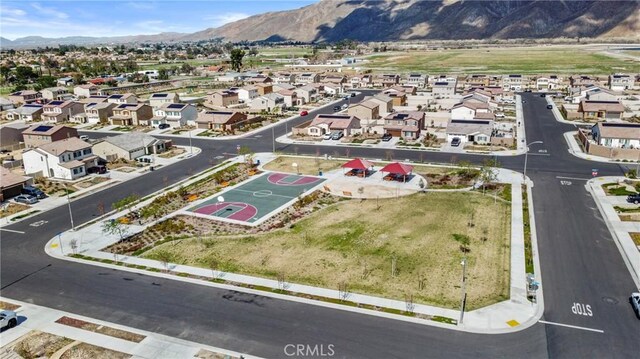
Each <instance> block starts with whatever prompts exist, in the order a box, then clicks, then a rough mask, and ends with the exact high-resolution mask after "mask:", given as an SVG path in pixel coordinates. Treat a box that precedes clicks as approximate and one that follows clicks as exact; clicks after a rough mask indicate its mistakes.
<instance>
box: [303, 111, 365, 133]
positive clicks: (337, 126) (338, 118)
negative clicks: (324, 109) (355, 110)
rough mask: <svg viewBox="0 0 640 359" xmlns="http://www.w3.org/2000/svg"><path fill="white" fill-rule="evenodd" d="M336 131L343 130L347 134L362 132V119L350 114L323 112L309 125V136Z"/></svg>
mask: <svg viewBox="0 0 640 359" xmlns="http://www.w3.org/2000/svg"><path fill="white" fill-rule="evenodd" d="M335 132H342V133H343V135H345V136H351V135H354V134H357V133H360V132H361V128H360V119H359V118H357V117H355V116H349V115H335V114H321V115H317V116H316V117H315V118H314V119H313V120H312V121H311V123H310V124H309V126H307V134H308V135H309V136H316V137H317V136H322V135H324V134H326V133H335Z"/></svg>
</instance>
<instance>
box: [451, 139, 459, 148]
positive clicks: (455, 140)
mask: <svg viewBox="0 0 640 359" xmlns="http://www.w3.org/2000/svg"><path fill="white" fill-rule="evenodd" d="M460 142H461V141H460V137H454V138H453V139H452V140H451V146H453V147H458V146H460Z"/></svg>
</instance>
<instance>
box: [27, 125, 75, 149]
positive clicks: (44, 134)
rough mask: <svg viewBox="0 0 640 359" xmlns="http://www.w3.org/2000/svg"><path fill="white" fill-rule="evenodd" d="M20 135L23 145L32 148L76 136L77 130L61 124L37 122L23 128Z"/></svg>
mask: <svg viewBox="0 0 640 359" xmlns="http://www.w3.org/2000/svg"><path fill="white" fill-rule="evenodd" d="M22 137H23V138H24V145H25V147H27V148H33V147H38V146H41V145H44V144H47V143H51V142H56V141H60V140H64V139H67V138H70V137H78V130H76V129H75V128H73V127H67V126H62V125H44V124H38V125H33V126H31V127H29V128H28V129H26V130H24V131H23V132H22Z"/></svg>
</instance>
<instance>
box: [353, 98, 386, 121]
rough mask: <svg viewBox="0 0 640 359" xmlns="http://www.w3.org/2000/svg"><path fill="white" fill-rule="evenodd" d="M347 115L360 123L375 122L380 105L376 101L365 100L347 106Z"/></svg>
mask: <svg viewBox="0 0 640 359" xmlns="http://www.w3.org/2000/svg"><path fill="white" fill-rule="evenodd" d="M347 113H348V114H349V116H355V117H357V118H359V119H360V120H361V121H364V120H375V119H378V118H379V117H380V104H379V103H378V102H376V101H372V100H365V101H362V102H358V103H355V104H353V105H351V106H349V109H348V110H347Z"/></svg>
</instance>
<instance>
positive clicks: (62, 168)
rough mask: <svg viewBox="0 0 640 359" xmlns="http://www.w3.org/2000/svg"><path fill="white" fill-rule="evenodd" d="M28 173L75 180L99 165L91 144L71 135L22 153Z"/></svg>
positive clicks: (25, 170)
mask: <svg viewBox="0 0 640 359" xmlns="http://www.w3.org/2000/svg"><path fill="white" fill-rule="evenodd" d="M22 161H23V163H24V172H25V173H26V174H27V175H36V176H43V177H49V178H51V177H53V178H60V179H65V180H74V179H76V178H80V177H83V176H86V175H87V170H88V169H89V168H91V167H96V166H97V165H98V156H96V155H94V154H93V151H92V150H91V144H89V143H87V142H85V141H83V140H81V139H79V138H77V137H71V138H67V139H64V140H59V141H55V142H51V143H47V144H43V145H41V146H38V147H36V148H31V149H29V150H27V151H25V152H24V153H23V154H22Z"/></svg>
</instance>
